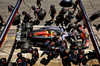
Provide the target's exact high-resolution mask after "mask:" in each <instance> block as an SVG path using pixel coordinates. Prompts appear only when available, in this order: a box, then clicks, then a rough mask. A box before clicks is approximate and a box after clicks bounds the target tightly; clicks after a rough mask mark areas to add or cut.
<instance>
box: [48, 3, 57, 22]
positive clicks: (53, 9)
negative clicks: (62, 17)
mask: <svg viewBox="0 0 100 66" xmlns="http://www.w3.org/2000/svg"><path fill="white" fill-rule="evenodd" d="M49 13H50V16H51V21H52V23H53V22H54V17H55V15H56V14H57V12H56V8H55V5H54V4H52V5H51V6H50V11H49Z"/></svg>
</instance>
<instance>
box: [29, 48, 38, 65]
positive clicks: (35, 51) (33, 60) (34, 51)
mask: <svg viewBox="0 0 100 66" xmlns="http://www.w3.org/2000/svg"><path fill="white" fill-rule="evenodd" d="M29 53H31V54H32V58H31V60H30V66H33V65H34V64H35V63H36V61H37V60H38V58H39V53H38V49H37V48H35V49H33V48H29Z"/></svg>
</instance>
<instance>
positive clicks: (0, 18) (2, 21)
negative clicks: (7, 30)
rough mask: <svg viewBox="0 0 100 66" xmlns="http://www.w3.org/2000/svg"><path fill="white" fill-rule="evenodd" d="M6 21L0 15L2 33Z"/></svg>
mask: <svg viewBox="0 0 100 66" xmlns="http://www.w3.org/2000/svg"><path fill="white" fill-rule="evenodd" d="M3 23H5V21H4V20H3V18H2V16H1V15H0V31H1V30H2V26H3Z"/></svg>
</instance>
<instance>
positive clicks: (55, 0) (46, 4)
mask: <svg viewBox="0 0 100 66" xmlns="http://www.w3.org/2000/svg"><path fill="white" fill-rule="evenodd" d="M24 1H25V2H26V4H27V5H28V6H30V7H31V6H32V5H35V6H36V7H37V5H36V0H24ZM60 1H61V0H42V2H41V4H42V8H43V9H44V10H46V12H47V15H46V17H45V19H44V20H43V21H41V22H40V24H39V25H36V26H44V24H45V23H46V21H48V20H50V19H51V18H50V15H49V14H48V12H49V9H50V5H51V4H55V6H56V9H57V14H58V13H59V11H60V9H61V8H62V7H60V6H59V2H60ZM16 2H17V0H0V15H2V17H3V19H4V20H5V22H7V20H8V18H9V13H8V10H7V8H8V5H13V6H14V5H15V4H16ZM82 2H83V5H84V8H85V10H86V12H87V15H88V17H90V16H91V14H93V13H94V12H96V10H94V9H93V8H92V6H91V5H90V3H89V0H82ZM91 3H92V4H93V6H94V7H95V8H96V9H97V10H100V1H99V0H91ZM29 10H30V9H29V8H28V7H27V6H25V4H24V3H23V2H22V4H21V6H20V8H19V10H18V12H19V13H20V14H21V15H22V11H27V12H28V13H29ZM30 15H31V16H32V17H33V19H32V20H33V21H34V20H35V17H34V12H33V11H32V10H31V13H30ZM21 20H23V16H21ZM72 22H75V19H73V20H72ZM99 22H100V18H98V19H96V20H95V21H93V22H91V25H93V24H96V25H97V24H100V23H99ZM80 23H81V24H83V22H80ZM51 26H56V25H55V23H53V24H52V25H51ZM92 28H93V31H94V34H97V35H98V36H99V37H100V30H99V31H97V30H96V29H95V27H94V26H92ZM34 29H38V28H37V27H35V28H34ZM85 30H86V31H87V29H85ZM15 35H16V26H13V25H12V26H11V28H10V30H9V32H8V34H7V39H6V40H5V41H4V43H3V45H2V47H1V48H0V50H2V51H4V52H6V53H3V52H0V58H4V57H5V58H8V54H9V53H10V51H11V48H12V46H13V44H14V39H12V37H15ZM97 41H98V43H99V45H100V42H99V40H98V39H97ZM91 50H93V46H92V43H91V40H90V46H89V48H88V49H87V52H88V51H91ZM18 52H20V49H18V50H15V51H14V55H13V57H12V60H11V62H15V59H16V58H17V56H16V54H17V53H18ZM39 52H40V54H41V53H42V52H41V51H39ZM7 53H8V54H7ZM23 56H25V57H27V58H31V57H30V54H23ZM44 57H45V56H44ZM40 59H41V58H40ZM40 59H39V61H40ZM39 61H38V62H37V63H36V66H43V65H41V64H40V63H39ZM92 63H94V64H95V63H98V61H97V60H95V62H94V60H93V62H92ZM89 64H91V61H89ZM51 65H52V66H54V65H55V66H62V64H61V59H60V58H57V59H53V60H52V61H51V62H50V63H49V64H48V65H47V66H51Z"/></svg>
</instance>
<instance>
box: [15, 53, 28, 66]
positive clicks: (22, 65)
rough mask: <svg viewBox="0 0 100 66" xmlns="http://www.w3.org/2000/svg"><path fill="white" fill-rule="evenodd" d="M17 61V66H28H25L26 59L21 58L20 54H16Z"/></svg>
mask: <svg viewBox="0 0 100 66" xmlns="http://www.w3.org/2000/svg"><path fill="white" fill-rule="evenodd" d="M17 57H18V58H17V59H16V63H17V65H18V66H28V65H27V61H28V60H27V59H26V58H25V57H22V53H17Z"/></svg>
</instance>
